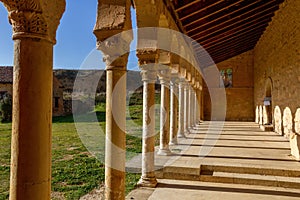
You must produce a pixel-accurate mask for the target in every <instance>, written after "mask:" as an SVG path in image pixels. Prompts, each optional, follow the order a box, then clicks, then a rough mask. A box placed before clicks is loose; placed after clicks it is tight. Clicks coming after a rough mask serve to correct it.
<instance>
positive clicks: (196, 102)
mask: <svg viewBox="0 0 300 200" xmlns="http://www.w3.org/2000/svg"><path fill="white" fill-rule="evenodd" d="M197 116H198V101H197V89H195V92H194V126H196V125H197V124H198V121H197Z"/></svg>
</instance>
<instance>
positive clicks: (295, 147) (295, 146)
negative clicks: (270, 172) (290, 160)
mask: <svg viewBox="0 0 300 200" xmlns="http://www.w3.org/2000/svg"><path fill="white" fill-rule="evenodd" d="M290 147H291V155H292V156H293V157H294V158H295V159H296V160H300V151H299V149H300V136H299V135H292V136H291V137H290Z"/></svg>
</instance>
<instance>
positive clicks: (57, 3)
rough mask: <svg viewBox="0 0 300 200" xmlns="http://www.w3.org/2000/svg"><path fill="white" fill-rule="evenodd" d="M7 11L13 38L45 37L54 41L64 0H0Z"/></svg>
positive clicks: (64, 3) (62, 11) (63, 9)
mask: <svg viewBox="0 0 300 200" xmlns="http://www.w3.org/2000/svg"><path fill="white" fill-rule="evenodd" d="M1 1H2V2H3V3H4V5H5V7H6V8H7V10H8V11H9V15H8V18H9V21H10V23H11V24H12V27H13V39H18V38H22V37H26V38H29V37H30V38H40V39H46V40H48V41H50V42H52V43H56V30H57V28H58V25H59V23H60V19H61V17H62V15H63V13H64V11H65V6H66V2H65V0H51V1H49V0H46V1H37V0H19V1H14V0H1Z"/></svg>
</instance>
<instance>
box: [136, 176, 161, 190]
mask: <svg viewBox="0 0 300 200" xmlns="http://www.w3.org/2000/svg"><path fill="white" fill-rule="evenodd" d="M156 185H157V180H156V178H155V177H152V178H145V177H141V178H140V180H139V182H138V183H137V186H138V187H150V188H155V187H156Z"/></svg>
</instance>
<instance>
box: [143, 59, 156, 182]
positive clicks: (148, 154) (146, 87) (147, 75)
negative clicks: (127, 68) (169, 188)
mask: <svg viewBox="0 0 300 200" xmlns="http://www.w3.org/2000/svg"><path fill="white" fill-rule="evenodd" d="M139 61H141V60H139ZM140 63H141V62H140ZM151 67H153V66H151ZM151 67H147V66H141V75H142V81H143V148H142V176H141V178H140V180H139V182H138V186H142V187H155V186H156V185H157V180H156V178H155V173H154V170H155V168H154V147H155V81H156V79H157V78H156V71H155V69H153V68H152V69H151Z"/></svg>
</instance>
